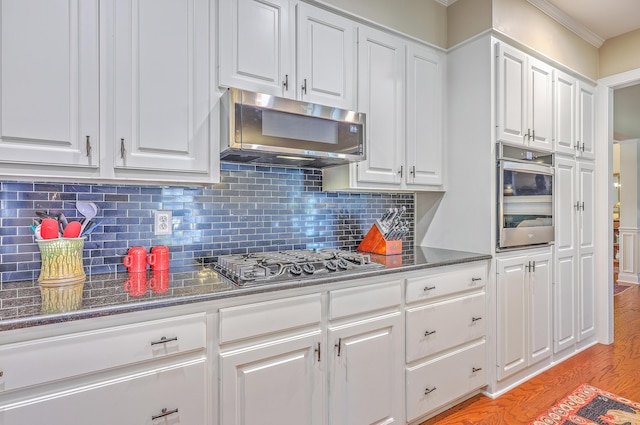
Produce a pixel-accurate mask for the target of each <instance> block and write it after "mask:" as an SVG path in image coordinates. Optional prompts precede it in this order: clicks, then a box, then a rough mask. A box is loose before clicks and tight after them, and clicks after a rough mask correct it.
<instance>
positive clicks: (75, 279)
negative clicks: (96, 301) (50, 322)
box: [37, 238, 87, 314]
mask: <svg viewBox="0 0 640 425" xmlns="http://www.w3.org/2000/svg"><path fill="white" fill-rule="evenodd" d="M84 240H85V238H60V239H49V240H38V241H37V242H38V248H39V249H40V258H41V259H42V264H41V266H40V276H39V277H38V286H39V287H40V296H41V298H42V307H41V312H42V313H43V314H53V313H64V312H67V311H74V310H78V309H79V308H80V307H81V306H82V290H83V289H84V282H85V281H86V279H87V276H86V274H85V272H84V267H83V266H82V249H83V248H84Z"/></svg>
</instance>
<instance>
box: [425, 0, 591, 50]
mask: <svg viewBox="0 0 640 425" xmlns="http://www.w3.org/2000/svg"><path fill="white" fill-rule="evenodd" d="M436 1H437V0H436ZM527 1H528V2H529V3H531V4H532V5H534V6H535V7H537V8H538V9H540V10H541V11H542V12H544V13H545V14H547V15H549V16H550V17H551V18H552V19H554V20H555V21H557V22H558V23H559V24H560V25H562V26H564V27H565V28H567V29H568V30H569V31H571V32H573V33H575V34H576V35H577V36H578V37H580V38H582V39H583V40H585V41H586V42H587V43H589V44H591V45H593V46H595V47H597V48H600V46H602V43H604V39H603V38H602V37H600V36H599V35H597V34H596V33H594V32H593V31H591V30H590V29H588V28H587V27H585V26H584V25H582V24H580V23H578V22H576V20H575V19H573V18H572V17H571V16H569V15H567V14H566V13H564V12H563V11H562V10H560V9H558V8H557V7H556V6H554V5H553V4H551V3H550V2H549V1H548V0H527Z"/></svg>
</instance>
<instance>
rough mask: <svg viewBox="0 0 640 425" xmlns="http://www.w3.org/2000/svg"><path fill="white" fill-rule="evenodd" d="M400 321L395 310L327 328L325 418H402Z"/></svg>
mask: <svg viewBox="0 0 640 425" xmlns="http://www.w3.org/2000/svg"><path fill="white" fill-rule="evenodd" d="M401 323H402V316H401V314H400V312H399V311H397V312H394V313H391V314H387V315H383V316H378V317H374V318H371V319H365V320H362V321H358V322H353V323H348V324H346V325H343V326H335V327H329V332H328V337H329V349H330V350H331V349H332V348H333V350H332V352H330V353H329V354H328V356H327V357H328V363H329V423H331V424H342V425H350V424H399V423H401V422H402V419H401V415H402V403H401V401H402V399H401V395H402V364H401V363H400V362H401V359H402V350H401V345H400V329H401ZM331 344H333V347H331Z"/></svg>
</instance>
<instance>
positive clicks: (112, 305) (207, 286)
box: [0, 247, 492, 331]
mask: <svg viewBox="0 0 640 425" xmlns="http://www.w3.org/2000/svg"><path fill="white" fill-rule="evenodd" d="M411 251H412V252H410V253H407V254H403V255H395V256H382V255H371V259H372V260H373V261H375V262H378V263H380V264H383V265H384V266H385V267H384V268H382V269H377V270H373V271H371V270H369V271H365V272H361V273H358V274H356V275H353V274H351V275H349V280H352V279H354V278H367V277H373V276H379V275H381V274H393V273H399V272H407V271H413V270H421V269H427V268H432V267H440V266H447V265H453V264H461V263H467V262H473V261H482V260H488V259H490V258H492V257H491V255H488V254H479V253H473V252H464V251H453V250H448V249H440V248H428V247H413V249H412V250H411ZM344 279H345V275H340V274H336V275H333V276H328V277H324V278H319V279H306V280H304V279H303V280H292V281H287V282H282V283H277V284H268V285H259V286H254V287H246V288H238V287H236V286H235V285H233V284H232V283H230V282H229V281H227V280H226V279H224V278H223V277H221V276H219V275H218V274H217V273H215V272H214V271H212V270H211V269H209V268H207V267H206V266H203V265H201V264H197V265H194V266H192V267H184V268H180V269H172V270H170V271H166V272H164V273H162V272H147V273H143V274H142V275H137V276H131V275H130V274H129V273H126V272H124V273H111V274H101V275H93V276H87V280H86V282H85V284H84V288H83V294H82V306H81V307H80V308H79V309H77V310H75V311H70V312H64V313H53V314H45V313H42V311H41V309H42V301H41V296H40V288H39V287H38V283H37V282H34V281H16V282H4V283H1V284H0V302H1V304H0V305H1V307H0V331H4V330H10V329H19V328H26V327H32V326H38V325H45V324H51V323H60V322H66V321H73V320H80V319H87V318H92V317H101V316H108V315H112V314H120V313H127V312H133V311H140V310H149V309H155V308H162V307H170V306H177V305H182V304H189V303H195V302H203V301H213V300H216V299H223V298H230V297H238V296H243V295H249V294H256V293H264V292H273V291H278V290H284V289H291V288H300V287H308V286H315V285H322V284H328V283H334V282H338V281H340V280H344Z"/></svg>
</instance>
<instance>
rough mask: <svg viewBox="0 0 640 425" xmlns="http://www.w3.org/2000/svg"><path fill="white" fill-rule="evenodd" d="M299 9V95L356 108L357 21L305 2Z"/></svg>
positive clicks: (312, 100) (315, 101) (325, 103)
mask: <svg viewBox="0 0 640 425" xmlns="http://www.w3.org/2000/svg"><path fill="white" fill-rule="evenodd" d="M297 8H298V9H297V11H298V20H297V25H298V38H297V43H296V45H297V49H296V50H297V60H298V67H297V70H298V76H297V81H298V85H297V90H298V93H299V96H298V98H299V99H300V100H305V101H310V102H314V103H320V104H323V105H329V106H335V107H338V108H343V109H355V95H354V93H355V90H354V88H355V78H356V75H355V70H356V67H355V62H356V57H355V51H356V49H355V46H356V37H355V34H356V31H355V25H354V23H353V21H351V20H349V19H347V18H343V17H341V16H338V15H335V14H333V13H331V12H327V11H325V10H322V9H318V8H316V7H313V6H310V5H307V4H304V3H299V4H298V6H297Z"/></svg>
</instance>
